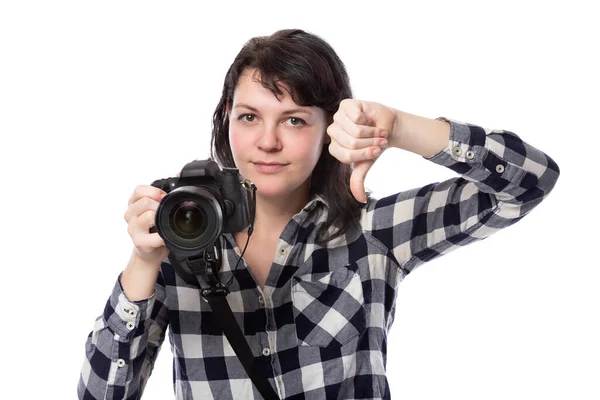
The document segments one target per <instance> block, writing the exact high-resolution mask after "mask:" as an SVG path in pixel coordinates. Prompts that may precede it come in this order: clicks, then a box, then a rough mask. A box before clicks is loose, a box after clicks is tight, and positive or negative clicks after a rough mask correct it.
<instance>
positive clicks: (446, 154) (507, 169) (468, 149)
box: [425, 117, 525, 182]
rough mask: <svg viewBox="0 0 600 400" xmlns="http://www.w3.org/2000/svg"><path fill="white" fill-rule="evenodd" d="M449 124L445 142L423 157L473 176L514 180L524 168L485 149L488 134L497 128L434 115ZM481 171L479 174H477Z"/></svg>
mask: <svg viewBox="0 0 600 400" xmlns="http://www.w3.org/2000/svg"><path fill="white" fill-rule="evenodd" d="M436 119H437V120H440V121H446V122H448V123H449V124H450V139H449V142H448V146H446V148H444V149H443V150H441V151H440V152H439V153H437V154H435V155H434V156H432V157H429V158H427V157H425V158H426V159H427V160H429V161H432V162H434V163H436V164H439V165H443V166H445V167H449V168H451V169H452V170H453V171H455V172H458V173H460V174H463V175H466V177H469V178H472V179H473V180H481V179H482V178H483V177H488V176H490V175H491V176H492V177H500V176H502V178H503V179H505V180H509V181H512V182H518V181H519V179H520V178H522V175H523V174H524V172H525V171H524V170H523V169H522V168H519V167H517V166H516V165H512V164H511V163H509V162H508V161H507V160H505V159H503V158H501V157H499V156H498V155H496V154H494V153H493V152H491V151H489V149H488V147H487V146H488V135H489V134H490V133H494V132H497V131H493V130H489V129H486V128H483V127H481V126H478V125H474V124H470V123H466V122H461V121H458V120H454V119H450V118H446V117H438V118H436ZM482 173H483V175H481V174H482Z"/></svg>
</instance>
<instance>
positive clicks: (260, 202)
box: [240, 191, 309, 239]
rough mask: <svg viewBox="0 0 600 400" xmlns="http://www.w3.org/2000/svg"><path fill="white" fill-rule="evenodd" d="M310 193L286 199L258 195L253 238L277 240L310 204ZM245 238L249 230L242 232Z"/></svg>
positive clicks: (297, 194) (294, 195)
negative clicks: (291, 220) (292, 219)
mask: <svg viewBox="0 0 600 400" xmlns="http://www.w3.org/2000/svg"><path fill="white" fill-rule="evenodd" d="M308 200H309V193H308V191H306V192H304V191H302V193H299V192H298V191H297V192H295V193H292V194H291V195H290V196H286V197H264V196H261V195H260V193H259V192H257V193H256V215H255V219H254V233H253V234H252V237H256V238H257V239H258V238H271V239H277V238H279V236H280V235H281V233H282V232H283V229H284V228H285V227H286V225H287V224H288V222H289V221H290V219H291V218H292V217H293V216H294V215H296V214H297V213H298V212H300V210H302V208H303V207H304V206H305V205H306V203H308ZM240 233H242V234H243V236H244V237H245V236H246V234H247V230H245V231H244V232H240Z"/></svg>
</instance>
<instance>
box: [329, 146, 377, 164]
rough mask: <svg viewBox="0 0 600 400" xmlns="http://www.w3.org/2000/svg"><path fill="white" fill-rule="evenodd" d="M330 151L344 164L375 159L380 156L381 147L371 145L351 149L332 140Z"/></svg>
mask: <svg viewBox="0 0 600 400" xmlns="http://www.w3.org/2000/svg"><path fill="white" fill-rule="evenodd" d="M329 153H331V155H332V156H334V157H335V158H337V159H338V160H340V161H341V162H343V163H344V164H350V163H353V162H359V161H368V160H373V159H375V158H377V157H379V155H381V148H380V147H378V146H370V147H366V148H363V149H358V150H349V149H347V148H345V147H342V146H340V145H339V143H337V142H334V141H332V142H331V143H330V144H329Z"/></svg>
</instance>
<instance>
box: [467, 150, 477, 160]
mask: <svg viewBox="0 0 600 400" xmlns="http://www.w3.org/2000/svg"><path fill="white" fill-rule="evenodd" d="M466 155H467V158H468V159H469V160H472V159H474V158H475V152H474V151H473V150H469V151H467V154H466Z"/></svg>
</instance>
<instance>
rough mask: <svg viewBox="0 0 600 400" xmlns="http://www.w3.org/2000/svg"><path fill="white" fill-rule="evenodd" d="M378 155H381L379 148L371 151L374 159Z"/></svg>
mask: <svg viewBox="0 0 600 400" xmlns="http://www.w3.org/2000/svg"><path fill="white" fill-rule="evenodd" d="M380 154H381V149H380V148H379V147H378V148H376V149H375V150H373V155H374V156H375V157H377V156H378V155H380Z"/></svg>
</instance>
